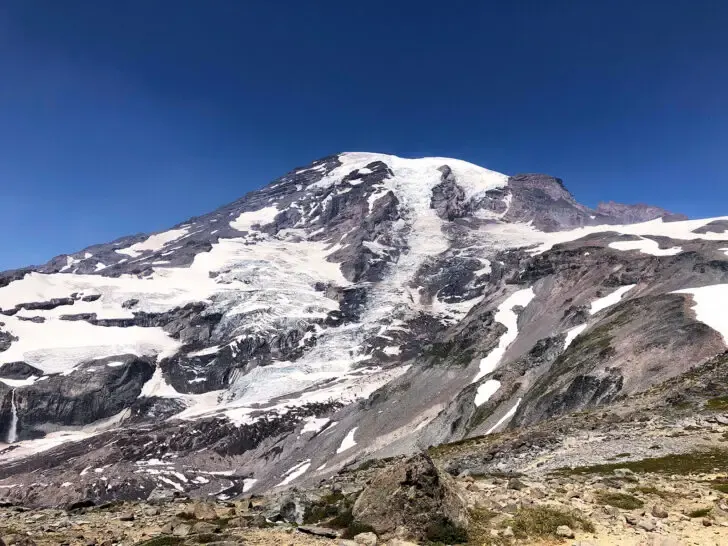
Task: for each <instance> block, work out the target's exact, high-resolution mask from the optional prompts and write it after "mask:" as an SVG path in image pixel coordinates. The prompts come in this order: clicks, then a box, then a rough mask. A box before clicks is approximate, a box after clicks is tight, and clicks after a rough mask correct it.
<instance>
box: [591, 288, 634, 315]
mask: <svg viewBox="0 0 728 546" xmlns="http://www.w3.org/2000/svg"><path fill="white" fill-rule="evenodd" d="M635 286H637V285H636V284H628V285H626V286H620V287H619V288H617V289H616V290H615V291H614V292H612V293H611V294H609V295H607V296H604V297H603V298H599V299H598V300H594V301H593V302H592V303H591V307H590V309H589V314H591V315H595V314H596V313H598V312H599V311H601V310H603V309H606V308H607V307H611V306H612V305H616V304H618V303H619V302H620V301H621V299H622V298H623V297H624V295H625V294H626V293H627V292H629V291H630V290H632V289H633V288H634V287H635Z"/></svg>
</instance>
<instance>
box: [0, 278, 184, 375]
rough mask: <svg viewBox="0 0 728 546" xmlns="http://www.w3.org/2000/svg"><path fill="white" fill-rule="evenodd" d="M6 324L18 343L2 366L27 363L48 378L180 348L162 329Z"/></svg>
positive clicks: (59, 323)
mask: <svg viewBox="0 0 728 546" xmlns="http://www.w3.org/2000/svg"><path fill="white" fill-rule="evenodd" d="M67 277H71V275H67ZM3 320H4V321H5V322H6V327H7V328H8V330H10V331H11V332H12V333H13V335H15V336H17V337H18V338H19V340H18V341H15V342H13V344H12V345H11V346H10V348H9V349H8V350H6V351H4V352H2V353H0V364H2V363H5V362H17V361H24V362H27V363H28V364H30V365H31V366H35V367H36V368H39V369H41V370H42V371H43V372H44V373H46V374H50V373H58V372H63V371H67V370H69V369H72V368H73V367H74V365H75V364H77V363H78V362H83V361H88V360H93V359H98V358H106V357H110V356H115V355H119V354H125V353H130V354H136V355H139V356H145V355H149V356H151V355H158V354H160V353H163V354H168V353H173V352H174V351H176V350H177V348H178V347H179V346H180V343H179V342H178V341H175V340H174V339H172V338H171V337H169V335H168V334H167V333H166V332H165V331H164V330H162V329H161V328H141V327H139V326H133V327H129V328H118V327H103V326H94V325H92V324H89V323H87V322H84V321H64V320H59V319H50V320H46V322H45V323H40V324H38V323H34V322H28V321H22V320H19V319H18V318H17V317H4V318H3Z"/></svg>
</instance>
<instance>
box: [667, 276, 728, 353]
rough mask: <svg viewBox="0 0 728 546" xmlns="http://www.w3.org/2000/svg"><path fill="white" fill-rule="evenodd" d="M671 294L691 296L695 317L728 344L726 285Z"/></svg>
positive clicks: (727, 295) (727, 294)
mask: <svg viewBox="0 0 728 546" xmlns="http://www.w3.org/2000/svg"><path fill="white" fill-rule="evenodd" d="M673 294H689V295H691V296H692V297H693V301H694V302H695V305H694V306H693V310H694V311H695V317H696V318H697V319H698V320H699V321H700V322H702V323H703V324H706V325H707V326H709V327H710V328H712V329H713V330H715V331H716V332H718V333H719V334H720V335H721V336H723V341H724V342H726V344H728V313H726V309H728V284H714V285H712V286H702V287H700V288H688V289H685V290H677V291H675V292H673Z"/></svg>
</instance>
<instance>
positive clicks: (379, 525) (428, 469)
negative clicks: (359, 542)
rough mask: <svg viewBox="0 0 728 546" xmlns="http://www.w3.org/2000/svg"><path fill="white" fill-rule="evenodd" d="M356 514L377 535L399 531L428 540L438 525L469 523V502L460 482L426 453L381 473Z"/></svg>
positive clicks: (359, 501) (356, 507) (358, 503)
mask: <svg viewBox="0 0 728 546" xmlns="http://www.w3.org/2000/svg"><path fill="white" fill-rule="evenodd" d="M352 513H353V516H354V519H355V521H357V522H359V523H363V524H366V525H369V526H371V527H372V528H373V529H374V531H375V532H376V533H377V535H380V536H382V535H384V536H387V535H389V536H392V535H393V533H394V532H395V530H397V532H398V534H400V533H402V532H404V533H406V535H407V536H410V537H412V538H416V539H418V540H426V539H428V538H429V536H431V535H432V534H433V528H435V527H437V526H443V527H447V526H454V527H459V528H465V527H467V524H468V516H467V514H468V512H467V504H466V502H465V499H464V498H463V496H462V494H461V493H460V491H459V490H458V489H457V485H456V484H455V482H454V480H453V479H452V478H451V477H450V476H449V475H448V474H446V473H444V472H440V471H439V469H438V468H437V467H436V466H435V464H434V462H433V461H432V459H431V458H430V457H429V456H428V455H426V454H421V455H416V456H414V457H411V458H409V459H406V460H404V461H400V462H399V463H397V464H395V465H393V466H391V467H389V468H386V469H385V470H383V471H382V472H381V473H379V474H378V475H377V476H376V477H375V478H374V479H373V480H372V481H371V483H370V484H369V485H368V486H367V487H366V488H365V489H364V490H363V491H362V493H361V495H359V498H358V499H357V500H356V503H355V504H354V508H353V511H352ZM400 536H402V535H401V534H400Z"/></svg>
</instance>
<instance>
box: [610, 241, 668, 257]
mask: <svg viewBox="0 0 728 546" xmlns="http://www.w3.org/2000/svg"><path fill="white" fill-rule="evenodd" d="M609 247H610V248H614V249H616V250H623V251H626V250H639V251H640V252H642V253H643V254H652V255H653V256H674V255H675V254H680V253H681V252H682V248H681V247H679V246H675V247H672V248H660V245H659V244H657V241H655V240H654V239H645V238H640V239H639V240H637V241H615V242H614V243H609Z"/></svg>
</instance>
